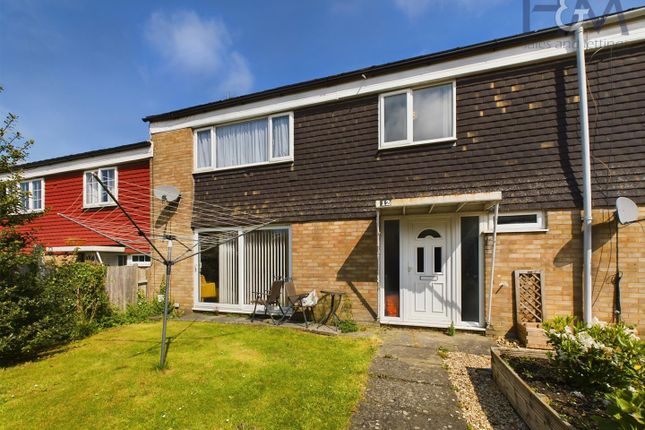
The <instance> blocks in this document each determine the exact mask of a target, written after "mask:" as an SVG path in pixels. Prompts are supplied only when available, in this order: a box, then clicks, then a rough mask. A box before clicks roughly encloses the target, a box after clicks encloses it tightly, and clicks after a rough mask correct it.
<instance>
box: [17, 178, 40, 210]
mask: <svg viewBox="0 0 645 430" xmlns="http://www.w3.org/2000/svg"><path fill="white" fill-rule="evenodd" d="M36 181H40V208H39V209H33V206H34V194H33V183H34V182H36ZM24 183H27V184H29V186H28V190H27V192H28V193H29V196H28V197H27V198H28V202H29V207H28V208H23V207H22V198H21V207H20V213H40V212H44V211H45V178H30V179H22V180H21V181H20V182H19V183H18V192H19V193H22V189H21V185H22V184H24ZM21 197H22V196H21Z"/></svg>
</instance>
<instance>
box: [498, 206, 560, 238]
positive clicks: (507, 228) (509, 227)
mask: <svg viewBox="0 0 645 430" xmlns="http://www.w3.org/2000/svg"><path fill="white" fill-rule="evenodd" d="M519 215H535V216H536V221H535V222H534V223H513V224H499V218H500V217H503V216H519ZM497 216H498V218H497V219H498V224H497V233H527V232H545V231H547V226H546V216H545V213H544V211H540V210H537V211H513V212H503V213H499V214H498V215H497ZM494 217H495V215H494V214H489V215H488V225H487V227H488V233H492V232H493V227H494Z"/></svg>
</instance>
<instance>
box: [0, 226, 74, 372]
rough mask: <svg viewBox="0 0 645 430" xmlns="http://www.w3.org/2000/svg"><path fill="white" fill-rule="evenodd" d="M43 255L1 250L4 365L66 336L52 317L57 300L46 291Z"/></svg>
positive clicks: (0, 353)
mask: <svg viewBox="0 0 645 430" xmlns="http://www.w3.org/2000/svg"><path fill="white" fill-rule="evenodd" d="M3 239H5V240H6V241H5V242H4V245H8V244H9V242H12V241H11V240H9V238H8V237H7V235H4V237H3ZM15 245H16V246H17V247H18V249H21V248H22V246H21V245H19V244H15ZM4 250H7V247H6V246H5V247H3V251H4ZM40 257H41V256H40V254H39V253H38V252H33V253H20V252H11V251H8V252H0V365H3V364H6V363H11V362H14V361H19V360H22V359H25V358H31V357H34V356H35V355H37V353H38V352H39V351H42V350H44V349H47V348H50V347H52V346H54V345H56V344H57V343H58V342H60V341H61V339H62V338H64V334H63V333H62V332H61V331H60V330H59V329H58V319H57V318H55V317H52V311H53V310H55V309H56V308H57V303H56V302H55V301H53V300H52V298H51V296H50V295H47V294H45V293H44V289H43V271H42V268H41V264H40ZM54 313H55V314H58V312H54Z"/></svg>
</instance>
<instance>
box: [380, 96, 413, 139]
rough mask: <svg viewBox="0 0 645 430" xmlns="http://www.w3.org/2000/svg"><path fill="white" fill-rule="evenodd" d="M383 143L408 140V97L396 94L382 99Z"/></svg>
mask: <svg viewBox="0 0 645 430" xmlns="http://www.w3.org/2000/svg"><path fill="white" fill-rule="evenodd" d="M383 103H384V106H383V114H384V117H385V118H384V125H383V131H384V136H383V141H384V142H396V141H399V140H406V139H407V138H408V95H407V94H405V93H404V94H396V95H393V96H387V97H385V98H384V99H383Z"/></svg>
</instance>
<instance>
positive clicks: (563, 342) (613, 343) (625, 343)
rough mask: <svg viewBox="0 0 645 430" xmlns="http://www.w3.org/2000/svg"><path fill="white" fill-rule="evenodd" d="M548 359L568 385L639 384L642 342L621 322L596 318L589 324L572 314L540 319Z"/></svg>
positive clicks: (644, 353)
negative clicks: (576, 318)
mask: <svg viewBox="0 0 645 430" xmlns="http://www.w3.org/2000/svg"><path fill="white" fill-rule="evenodd" d="M544 329H545V333H546V336H547V338H548V340H549V343H550V344H551V345H553V348H554V350H555V351H554V354H553V353H552V354H551V355H550V358H551V360H552V361H553V362H554V364H555V365H556V367H557V368H558V370H559V372H560V374H561V376H562V377H563V378H564V379H565V380H566V381H567V382H569V383H570V384H571V385H574V386H579V387H580V388H582V389H585V390H600V391H611V390H614V389H617V388H626V387H628V386H630V385H633V384H639V385H640V384H642V382H641V381H643V379H644V378H645V372H644V370H645V369H644V367H645V343H644V342H643V341H642V340H640V339H639V338H638V336H636V335H635V334H634V330H633V329H631V328H630V327H628V326H626V325H625V324H622V323H618V324H606V323H602V322H599V321H596V322H595V323H594V324H592V325H591V326H589V327H587V326H586V325H584V324H582V323H580V322H578V323H576V322H575V320H574V318H573V317H557V318H555V319H553V320H551V321H547V322H545V323H544Z"/></svg>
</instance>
